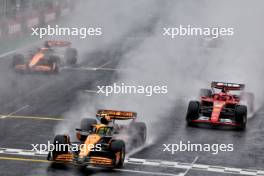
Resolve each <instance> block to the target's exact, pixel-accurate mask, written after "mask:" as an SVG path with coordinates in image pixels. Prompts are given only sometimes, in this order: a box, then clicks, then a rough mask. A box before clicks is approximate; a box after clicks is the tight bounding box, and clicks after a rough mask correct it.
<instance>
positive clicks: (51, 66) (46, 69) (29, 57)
mask: <svg viewBox="0 0 264 176" xmlns="http://www.w3.org/2000/svg"><path fill="white" fill-rule="evenodd" d="M76 63H77V50H76V49H75V48H71V43H70V42H67V41H45V43H44V47H42V48H37V49H36V50H31V51H29V52H28V53H27V54H15V55H14V56H13V62H12V67H13V68H14V69H15V71H16V72H27V73H30V72H42V73H58V72H59V68H60V66H73V65H75V64H76Z"/></svg>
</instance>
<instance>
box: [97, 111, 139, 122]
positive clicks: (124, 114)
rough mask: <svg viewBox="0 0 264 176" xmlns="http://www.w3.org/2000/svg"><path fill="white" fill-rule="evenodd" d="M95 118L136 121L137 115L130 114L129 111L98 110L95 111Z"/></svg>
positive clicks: (134, 113)
mask: <svg viewBox="0 0 264 176" xmlns="http://www.w3.org/2000/svg"><path fill="white" fill-rule="evenodd" d="M96 116H97V117H102V118H104V117H105V116H108V117H109V118H110V119H111V120H129V119H136V118H137V113H136V112H130V111H116V110H105V109H100V110H98V111H97V114H96Z"/></svg>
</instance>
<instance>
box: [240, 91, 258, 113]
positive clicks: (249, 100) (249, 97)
mask: <svg viewBox="0 0 264 176" xmlns="http://www.w3.org/2000/svg"><path fill="white" fill-rule="evenodd" d="M240 99H241V100H242V101H244V102H245V103H246V105H247V108H248V112H249V113H253V112H254V110H255V109H254V108H255V107H254V101H255V96H254V94H253V93H251V92H243V93H241V95H240Z"/></svg>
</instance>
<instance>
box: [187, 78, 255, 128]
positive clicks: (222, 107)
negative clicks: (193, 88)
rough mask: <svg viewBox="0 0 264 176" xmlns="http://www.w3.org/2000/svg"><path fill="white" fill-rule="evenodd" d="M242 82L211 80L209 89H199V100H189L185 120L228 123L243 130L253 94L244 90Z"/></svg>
mask: <svg viewBox="0 0 264 176" xmlns="http://www.w3.org/2000/svg"><path fill="white" fill-rule="evenodd" d="M244 89H245V85H244V84H236V83H224V82H212V83H211V89H201V90H200V101H190V103H189V107H188V110H187V115H186V121H187V124H188V126H193V125H194V124H197V123H209V124H211V125H229V126H234V127H235V128H236V129H239V130H244V129H245V128H246V123H247V115H248V112H250V111H251V112H253V109H254V106H253V102H254V95H253V94H252V93H247V92H244Z"/></svg>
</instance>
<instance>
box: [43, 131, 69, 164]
mask: <svg viewBox="0 0 264 176" xmlns="http://www.w3.org/2000/svg"><path fill="white" fill-rule="evenodd" d="M53 144H54V146H55V149H54V150H53V151H50V152H49V153H48V158H47V159H48V160H50V161H53V160H54V159H55V158H56V157H57V155H60V154H67V153H69V146H66V145H68V144H70V137H69V136H67V135H56V136H55V138H54V141H53ZM61 145H64V146H63V148H61V147H62V146H61ZM61 149H63V151H61Z"/></svg>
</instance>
